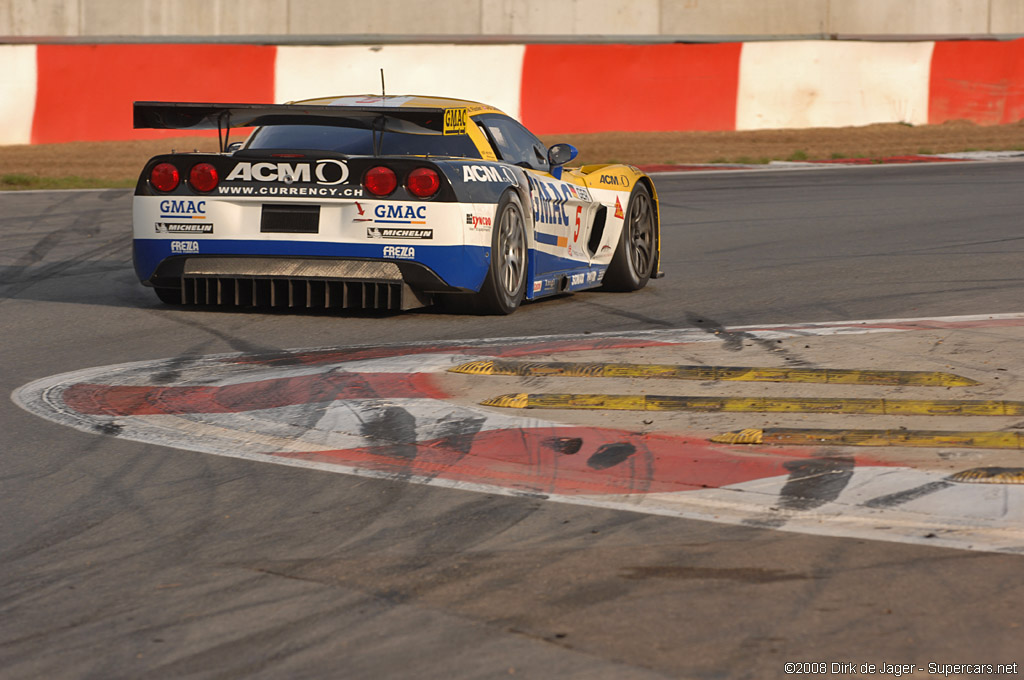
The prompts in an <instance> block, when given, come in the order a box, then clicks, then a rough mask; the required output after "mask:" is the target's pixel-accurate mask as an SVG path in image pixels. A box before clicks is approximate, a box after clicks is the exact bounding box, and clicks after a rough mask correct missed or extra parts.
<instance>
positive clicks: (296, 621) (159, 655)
mask: <svg viewBox="0 0 1024 680" xmlns="http://www.w3.org/2000/svg"><path fill="white" fill-rule="evenodd" d="M1022 182H1024V164H1019V163H1010V162H1004V163H991V164H989V163H970V164H956V165H945V164H943V165H934V166H924V167H922V166H913V167H883V168H863V169H862V168H854V169H836V168H830V169H826V170H802V171H794V172H760V173H728V174H725V173H722V174H691V175H683V176H660V177H659V178H658V179H657V187H658V191H659V194H660V199H661V204H662V208H663V220H662V221H663V227H662V228H663V236H664V246H663V269H664V271H665V272H666V277H665V278H663V279H660V280H658V281H655V282H653V283H652V285H650V286H649V287H648V288H647V289H645V290H643V291H641V292H639V293H635V294H609V293H599V292H591V293H582V294H576V295H574V296H567V297H564V298H559V299H553V300H547V301H543V302H539V303H535V304H528V305H525V306H524V307H523V308H522V309H520V310H519V311H518V312H517V313H516V314H514V315H512V316H510V317H501V318H498V317H472V316H453V315H448V314H443V313H439V312H436V311H433V310H425V311H419V312H412V313H405V314H399V315H391V316H379V315H369V314H356V315H323V314H294V313H253V312H222V311H209V310H190V311H180V310H174V309H169V308H167V307H164V306H163V305H161V304H160V303H158V302H157V301H156V299H155V297H154V296H153V295H152V293H151V291H148V290H145V289H143V288H141V287H140V286H138V284H137V283H136V282H135V280H134V275H133V272H132V270H131V266H130V241H129V231H130V227H129V225H130V197H129V193H128V192H125V191H96V192H92V191H90V192H68V193H44V192H40V193H34V192H27V193H12V194H0V234H2V236H3V242H2V243H3V245H2V247H0V258H2V261H0V266H2V271H3V276H2V278H0V329H2V330H3V338H4V342H3V345H2V348H0V352H2V357H3V359H2V362H0V365H2V367H3V372H2V377H0V379H2V383H3V384H2V387H3V389H4V390H5V391H6V392H7V393H12V392H13V391H15V390H17V389H18V388H20V387H21V386H23V385H25V384H26V383H29V382H31V381H34V380H38V379H40V378H44V377H46V376H51V375H54V374H59V373H64V372H70V371H76V370H80V369H84V368H89V367H95V366H105V365H110V364H120V363H124V362H133V361H146V360H155V359H165V358H173V357H181V358H182V359H184V358H188V357H195V356H200V355H207V354H216V353H225V352H244V353H251V354H261V355H266V354H273V353H275V352H280V351H281V350H285V349H290V348H304V347H344V346H349V345H388V344H393V343H399V342H418V341H429V342H435V341H447V340H473V339H486V338H501V337H528V336H537V335H553V334H555V335H558V334H579V333H594V332H603V331H609V330H615V331H622V332H625V331H642V330H658V329H675V328H703V329H707V330H708V332H709V333H714V332H715V331H716V330H720V329H722V328H723V327H725V326H732V325H741V324H761V323H764V324H769V323H771V324H774V323H796V322H812V321H833V320H846V319H870V318H900V317H924V316H949V315H963V314H982V313H1011V312H1018V311H1020V300H1021V298H1022V293H1024V277H1022V275H1021V270H1020V262H1021V255H1022V253H1021V251H1022V250H1024V246H1022V243H1024V241H1022V237H1021V236H1020V232H1019V224H1020V202H1021V201H1020V187H1021V185H1022ZM750 351H751V352H756V351H757V350H756V348H755V349H753V350H750ZM755 359H756V357H755V356H751V357H750V361H749V362H747V363H748V364H752V363H753V362H754V360H755ZM739 363H742V362H739ZM0 409H2V411H0V418H2V431H3V439H2V441H3V447H2V449H0V452H2V456H3V458H2V461H3V466H2V468H0V480H2V484H0V517H2V518H3V521H2V523H0V565H2V566H0V610H2V612H3V615H2V616H0V677H4V678H7V677H10V678H33V677H50V678H85V677H88V678H93V677H95V678H101V677H102V678H115V677H126V678H129V677H131V678H134V677H218V678H219V677H224V678H233V677H238V678H242V677H245V678H250V677H256V678H262V677H265V678H279V677H344V678H383V677H417V678H483V677H506V676H512V677H536V678H554V677H558V678H563V677H564V678H572V677H579V678H655V677H693V678H719V677H721V678H733V677H741V678H742V677H749V678H762V677H781V676H783V675H784V664H785V663H786V662H828V663H831V662H836V663H851V662H852V663H855V664H857V665H859V664H861V663H865V662H867V663H875V664H876V665H880V664H881V663H891V664H899V663H913V664H918V665H927V664H928V663H939V664H956V663H969V662H970V663H992V664H997V663H1012V662H1024V653H1022V652H1021V649H1022V644H1021V643H1022V641H1024V615H1022V613H1021V612H1022V608H1021V606H1020V605H1021V600H1022V598H1024V589H1022V587H1021V585H1020V579H1019V570H1020V567H1021V561H1020V560H1021V559H1022V558H1021V557H1020V556H1018V555H1006V554H993V553H984V552H967V551H958V550H947V549H942V548H936V547H928V546H921V545H906V544H899V543H889V542H880V541H869V540H859V539H850V538H830V537H821V536H809V535H801V534H793V533H783V532H778V531H773V530H771V529H764V528H756V527H750V526H729V525H722V524H714V523H706V522H697V521H690V520H684V519H679V518H672V517H658V516H651V515H642V514H637V513H632V512H626V511H622V510H611V509H603V508H591V507H581V506H572V505H563V504H553V503H547V502H545V501H544V500H542V499H538V498H529V497H509V496H500V495H494V494H481V493H474V492H469V491H463V490H455V489H445V488H434V487H429V486H422V485H413V484H408V483H406V482H405V481H402V480H400V479H395V480H390V479H366V478H359V477H350V476H345V475H337V474H328V473H324V472H320V471H317V470H308V469H300V468H293V467H283V466H275V465H269V464H265V463H259V462H252V461H247V460H238V459H230V458H223V457H217V456H210V455H207V454H203V453H197V452H191V451H183V450H178V449H171V448H167V447H161V446H157V445H152V444H143V443H139V442H134V441H128V440H125V439H123V438H118V437H117V436H115V434H114V433H111V434H110V435H98V434H87V433H83V432H80V431H77V430H74V429H71V428H67V427H63V426H61V425H58V424H54V423H52V422H48V421H46V420H43V419H40V418H38V417H36V416H35V415H32V414H30V413H28V412H26V411H24V410H22V409H20V408H18V406H16V405H15V404H14V403H13V402H11V401H6V402H5V403H4V405H3V406H0ZM833 675H834V674H833ZM919 675H924V674H920V673H919Z"/></svg>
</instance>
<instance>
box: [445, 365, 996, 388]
mask: <svg viewBox="0 0 1024 680" xmlns="http://www.w3.org/2000/svg"><path fill="white" fill-rule="evenodd" d="M448 370H449V372H451V373H464V374H468V375H502V376H520V377H558V378H663V379H670V380H706V381H718V380H723V381H724V380H733V381H744V382H787V383H827V384H830V385H916V386H928V387H966V386H970V385H978V384H980V383H979V382H978V381H976V380H972V379H971V378H965V377H964V376H960V375H955V374H953V373H943V372H941V371H868V370H865V371H861V370H852V369H844V368H772V367H743V366H679V365H672V364H615V363H577V362H536V361H500V360H492V359H487V360H481V361H471V362H468V363H465V364H460V365H459V366H455V367H453V368H450V369H448Z"/></svg>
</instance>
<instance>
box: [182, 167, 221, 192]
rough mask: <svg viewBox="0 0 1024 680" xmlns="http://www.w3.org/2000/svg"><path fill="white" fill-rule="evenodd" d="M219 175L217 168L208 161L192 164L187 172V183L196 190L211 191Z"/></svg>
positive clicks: (215, 185)
mask: <svg viewBox="0 0 1024 680" xmlns="http://www.w3.org/2000/svg"><path fill="white" fill-rule="evenodd" d="M219 181H220V177H219V176H218V175H217V168H215V167H213V166H212V165H210V164H209V163H198V164H196V165H193V166H192V170H191V171H190V172H189V173H188V183H189V184H191V185H192V188H193V189H195V190H196V191H213V190H214V189H215V188H216V187H217V183H218V182H219Z"/></svg>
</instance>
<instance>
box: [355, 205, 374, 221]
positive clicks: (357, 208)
mask: <svg viewBox="0 0 1024 680" xmlns="http://www.w3.org/2000/svg"><path fill="white" fill-rule="evenodd" d="M356 210H358V211H359V217H353V218H352V221H353V222H373V218H372V217H363V215H365V214H366V211H365V210H363V206H362V205H360V203H359V201H356Z"/></svg>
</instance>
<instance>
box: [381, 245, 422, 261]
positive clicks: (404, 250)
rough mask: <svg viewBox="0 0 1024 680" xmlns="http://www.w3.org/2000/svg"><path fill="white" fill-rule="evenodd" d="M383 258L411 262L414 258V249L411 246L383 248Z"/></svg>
mask: <svg viewBox="0 0 1024 680" xmlns="http://www.w3.org/2000/svg"><path fill="white" fill-rule="evenodd" d="M384 257H390V258H393V259H397V260H411V259H413V258H415V257H416V248H414V247H413V246H384Z"/></svg>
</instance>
